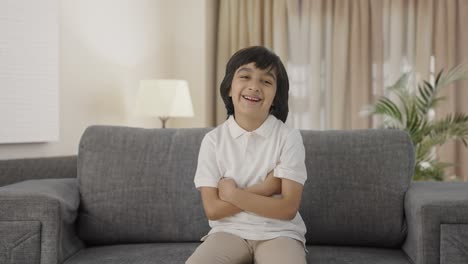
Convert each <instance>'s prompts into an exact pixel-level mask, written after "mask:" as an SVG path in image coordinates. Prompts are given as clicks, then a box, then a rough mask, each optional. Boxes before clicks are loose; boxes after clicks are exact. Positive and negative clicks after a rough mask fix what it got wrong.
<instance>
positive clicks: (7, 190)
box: [0, 179, 83, 264]
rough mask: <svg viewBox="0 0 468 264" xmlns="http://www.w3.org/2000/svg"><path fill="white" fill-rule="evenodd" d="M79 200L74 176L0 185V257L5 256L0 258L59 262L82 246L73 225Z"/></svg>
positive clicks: (26, 261)
mask: <svg viewBox="0 0 468 264" xmlns="http://www.w3.org/2000/svg"><path fill="white" fill-rule="evenodd" d="M79 201H80V195H79V191H78V182H77V180H76V179H44V180H28V181H23V182H19V183H15V184H11V185H6V186H2V187H0V237H1V238H0V243H1V246H0V251H3V252H0V258H1V257H4V258H7V260H6V261H5V262H2V260H1V259H0V262H1V263H9V262H8V261H9V260H15V261H13V263H41V264H55V263H62V262H63V260H65V259H66V258H68V257H69V256H71V255H72V254H74V253H75V252H76V251H78V250H79V249H80V248H82V247H83V243H82V242H81V241H80V240H79V239H78V238H77V237H76V235H75V229H74V222H75V219H76V217H77V213H78V206H79ZM24 258H26V259H24Z"/></svg>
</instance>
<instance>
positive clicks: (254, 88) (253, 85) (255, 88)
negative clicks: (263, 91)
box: [249, 82, 260, 92]
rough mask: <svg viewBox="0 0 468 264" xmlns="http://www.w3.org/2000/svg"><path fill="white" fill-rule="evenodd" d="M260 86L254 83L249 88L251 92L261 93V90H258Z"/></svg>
mask: <svg viewBox="0 0 468 264" xmlns="http://www.w3.org/2000/svg"><path fill="white" fill-rule="evenodd" d="M258 86H259V84H257V83H255V82H252V83H251V84H250V86H249V90H252V91H255V92H259V91H260V88H258Z"/></svg>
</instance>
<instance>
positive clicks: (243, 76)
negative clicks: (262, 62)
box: [240, 75, 249, 79]
mask: <svg viewBox="0 0 468 264" xmlns="http://www.w3.org/2000/svg"><path fill="white" fill-rule="evenodd" d="M240 78H241V79H247V78H249V76H247V75H241V76H240Z"/></svg>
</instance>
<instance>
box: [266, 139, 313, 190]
mask: <svg viewBox="0 0 468 264" xmlns="http://www.w3.org/2000/svg"><path fill="white" fill-rule="evenodd" d="M273 174H274V175H275V177H278V178H284V179H288V180H293V181H295V182H298V183H300V184H302V185H304V183H305V181H306V180H307V170H306V167H305V149H304V143H303V142H302V136H301V133H300V132H299V130H293V131H291V132H290V133H289V135H288V136H287V138H286V141H285V144H284V146H283V148H282V150H281V153H280V158H279V163H278V164H277V165H276V168H275V170H274V173H273Z"/></svg>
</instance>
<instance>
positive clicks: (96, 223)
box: [0, 126, 468, 264]
mask: <svg viewBox="0 0 468 264" xmlns="http://www.w3.org/2000/svg"><path fill="white" fill-rule="evenodd" d="M207 131H209V129H208V128H207V129H202V128H199V129H143V128H131V127H117V126H91V127H89V128H87V129H86V131H85V132H84V134H83V136H82V138H81V141H80V145H79V152H78V156H69V157H54V158H36V159H15V160H2V161H0V185H2V187H0V245H1V246H0V263H2V264H3V263H15V264H18V263H27V264H34V263H41V264H55V263H65V264H110V263H133V264H142V263H145V264H146V263H184V261H185V259H186V258H187V257H188V256H189V255H190V254H191V253H192V252H193V250H194V249H195V248H196V247H197V245H199V239H200V238H201V237H202V236H203V235H205V234H206V233H207V232H208V230H209V227H208V224H207V219H206V217H205V215H204V212H203V208H202V203H201V200H200V194H199V193H198V191H197V190H196V189H195V187H194V184H193V176H194V173H195V169H196V165H197V156H198V151H199V147H200V142H201V140H202V138H203V136H204V134H205V133H206V132H207ZM301 133H302V136H303V140H304V145H305V149H306V166H307V171H308V180H307V182H306V184H305V188H304V193H303V198H302V203H301V208H300V213H301V215H302V217H303V219H304V221H305V223H306V225H307V229H308V232H307V234H306V238H307V243H308V246H307V247H308V250H309V253H308V255H307V258H308V262H309V263H314V264H322V263H323V264H325V263H326V264H332V263H336V264H351V263H352V264H360V263H377V264H384V263H385V264H405V263H417V264H436V263H441V264H449V263H450V264H458V263H459V264H462V263H468V183H436V182H411V180H410V178H411V173H412V171H413V166H414V152H413V147H412V145H411V143H410V140H409V138H408V136H407V135H406V134H405V133H403V132H400V131H396V130H359V131H301Z"/></svg>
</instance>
